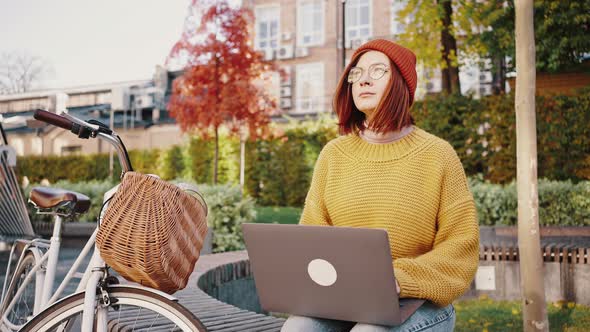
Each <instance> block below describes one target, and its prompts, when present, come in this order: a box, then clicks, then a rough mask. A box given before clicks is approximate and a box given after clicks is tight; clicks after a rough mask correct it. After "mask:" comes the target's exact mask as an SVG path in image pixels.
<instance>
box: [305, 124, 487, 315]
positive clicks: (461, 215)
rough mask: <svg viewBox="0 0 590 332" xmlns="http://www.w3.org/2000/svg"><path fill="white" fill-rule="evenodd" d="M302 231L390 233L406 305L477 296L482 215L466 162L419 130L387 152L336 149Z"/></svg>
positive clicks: (365, 147)
mask: <svg viewBox="0 0 590 332" xmlns="http://www.w3.org/2000/svg"><path fill="white" fill-rule="evenodd" d="M300 223H301V224H308V225H332V226H347V227H364V228H382V229H385V230H387V233H388V234H389V242H390V245H391V255H392V257H393V260H394V261H393V265H394V273H395V277H396V279H397V281H398V283H399V284H400V288H401V293H400V297H413V298H423V299H427V300H430V301H432V302H433V303H435V304H438V305H440V306H444V305H447V304H449V303H451V302H452V301H453V300H455V299H456V298H457V297H459V296H461V294H463V293H464V292H465V291H466V290H467V289H468V288H469V286H470V284H471V281H472V280H473V277H474V275H475V271H476V269H477V265H478V262H479V229H478V223H477V216H476V210H475V205H474V201H473V196H472V195H471V192H470V191H469V188H468V185H467V181H466V177H465V172H464V170H463V166H462V165H461V161H460V160H459V158H458V156H457V154H456V152H455V150H454V149H453V147H452V146H451V145H450V144H449V143H447V142H446V141H444V140H442V139H440V138H438V137H436V136H434V135H432V134H429V133H427V132H426V131H424V130H422V129H420V128H418V127H414V130H413V131H412V132H411V133H410V134H408V135H407V136H405V137H403V138H402V139H400V140H398V141H394V142H391V143H386V144H371V143H368V142H366V141H364V140H363V139H362V138H360V137H359V136H358V135H354V134H351V135H347V136H342V137H339V138H337V139H334V140H332V141H330V142H329V143H328V144H327V145H326V146H325V147H324V149H323V150H322V152H321V153H320V155H319V157H318V160H317V162H316V165H315V169H314V173H313V179H312V182H311V187H310V189H309V192H308V194H307V198H306V200H305V207H304V209H303V214H302V216H301V220H300ZM352 263H353V262H352ZM353 264H354V263H353Z"/></svg>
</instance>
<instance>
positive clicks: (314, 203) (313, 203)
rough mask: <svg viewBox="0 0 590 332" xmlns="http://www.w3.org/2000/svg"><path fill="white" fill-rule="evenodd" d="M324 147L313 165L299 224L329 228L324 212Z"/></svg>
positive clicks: (326, 158) (327, 217)
mask: <svg viewBox="0 0 590 332" xmlns="http://www.w3.org/2000/svg"><path fill="white" fill-rule="evenodd" d="M326 148H327V146H326V147H324V149H323V150H322V151H321V152H320V155H319V156H318V159H317V161H316V163H315V167H314V170H313V176H312V179H311V185H310V188H309V191H308V192H307V197H306V198H305V204H304V207H303V213H302V214H301V219H300V220H299V224H302V225H319V226H331V225H332V222H331V221H330V217H329V216H328V211H327V210H326V205H325V200H324V191H325V187H326V180H327V177H328V157H327V152H326Z"/></svg>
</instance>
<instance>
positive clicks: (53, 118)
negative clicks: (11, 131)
mask: <svg viewBox="0 0 590 332" xmlns="http://www.w3.org/2000/svg"><path fill="white" fill-rule="evenodd" d="M33 117H34V118H35V119H37V120H39V121H42V122H45V123H48V124H51V125H54V126H57V127H60V128H63V129H66V130H69V131H71V132H72V133H74V134H76V135H77V136H78V137H79V138H85V139H88V138H90V137H92V138H99V139H102V140H105V141H107V142H108V143H109V144H111V145H112V146H113V147H114V148H115V149H116V151H117V155H118V157H119V163H120V164H121V169H122V171H123V174H124V173H125V172H128V171H133V168H132V167H131V161H130V160H129V154H128V153H127V149H126V148H125V145H124V144H123V141H122V140H121V139H120V138H119V136H118V135H117V134H115V133H114V132H113V131H112V130H111V129H110V128H108V127H107V126H105V125H103V124H101V123H100V122H97V121H94V122H92V121H90V122H86V121H83V120H80V119H78V118H76V117H74V116H72V115H69V114H66V115H65V116H61V115H57V114H55V113H52V112H47V111H44V110H36V111H35V113H34V115H33Z"/></svg>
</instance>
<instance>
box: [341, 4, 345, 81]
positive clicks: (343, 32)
mask: <svg viewBox="0 0 590 332" xmlns="http://www.w3.org/2000/svg"><path fill="white" fill-rule="evenodd" d="M341 1H342V70H343V71H344V68H346V0H341Z"/></svg>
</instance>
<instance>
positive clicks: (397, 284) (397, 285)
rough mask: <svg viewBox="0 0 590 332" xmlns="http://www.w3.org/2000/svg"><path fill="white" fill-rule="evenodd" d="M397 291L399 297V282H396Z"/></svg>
mask: <svg viewBox="0 0 590 332" xmlns="http://www.w3.org/2000/svg"><path fill="white" fill-rule="evenodd" d="M395 290H396V291H397V295H399V293H400V292H401V289H400V288H399V283H398V282H397V280H396V281H395Z"/></svg>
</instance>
